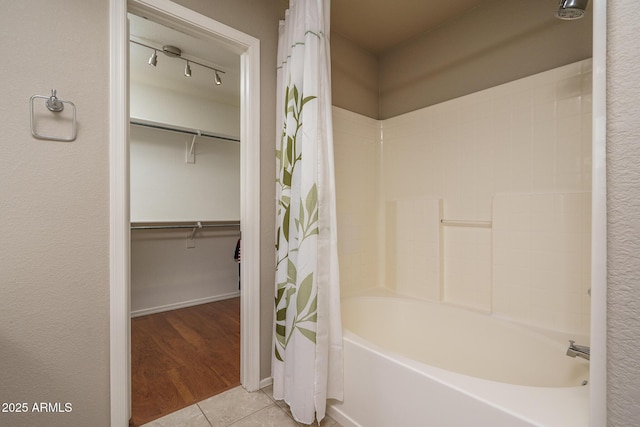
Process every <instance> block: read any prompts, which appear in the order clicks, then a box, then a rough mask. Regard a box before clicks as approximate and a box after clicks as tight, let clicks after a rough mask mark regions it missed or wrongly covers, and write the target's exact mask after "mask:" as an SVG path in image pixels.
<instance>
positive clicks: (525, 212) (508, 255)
mask: <svg viewBox="0 0 640 427" xmlns="http://www.w3.org/2000/svg"><path fill="white" fill-rule="evenodd" d="M492 242H493V245H492V249H493V251H492V259H493V266H492V272H493V287H492V300H491V301H492V306H491V309H492V312H493V313H495V314H497V315H499V316H501V317H505V318H509V319H512V320H516V321H518V322H522V323H528V324H533V325H536V326H539V327H542V328H545V329H552V330H556V331H564V332H577V333H580V334H583V335H589V330H590V325H591V323H590V320H591V318H590V313H591V299H590V297H589V294H588V290H589V287H590V284H591V276H590V271H591V259H590V254H591V193H589V192H582V193H556V194H549V193H546V194H529V195H496V196H495V197H494V199H493V234H492Z"/></svg>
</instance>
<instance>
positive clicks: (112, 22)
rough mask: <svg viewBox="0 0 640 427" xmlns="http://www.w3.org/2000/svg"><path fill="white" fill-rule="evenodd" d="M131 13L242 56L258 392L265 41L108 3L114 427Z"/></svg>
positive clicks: (244, 332) (243, 186)
mask: <svg viewBox="0 0 640 427" xmlns="http://www.w3.org/2000/svg"><path fill="white" fill-rule="evenodd" d="M127 12H133V13H136V14H139V15H143V16H147V17H152V18H153V20H154V21H157V22H159V23H161V24H163V25H167V24H169V25H168V26H171V27H172V28H177V29H180V30H183V31H185V32H188V33H191V34H197V35H199V36H202V37H204V38H209V39H212V40H216V41H217V42H222V43H224V44H225V45H226V46H227V47H229V48H230V49H231V50H233V51H234V52H236V53H238V54H239V55H240V74H241V78H240V82H241V83H240V85H241V88H240V140H241V144H240V193H241V194H240V225H241V229H240V230H241V236H242V263H241V264H240V268H241V275H242V289H241V291H240V292H241V298H240V301H241V302H240V382H241V384H242V386H243V387H244V388H246V389H247V390H249V391H255V390H257V389H258V388H259V387H260V40H258V39H256V38H254V37H252V36H249V35H247V34H245V33H243V32H240V31H238V30H236V29H234V28H231V27H229V26H227V25H225V24H222V23H220V22H218V21H215V20H213V19H211V18H208V17H206V16H204V15H201V14H199V13H197V12H195V11H193V10H190V9H187V8H185V7H183V6H180V5H177V4H175V3H173V2H171V1H169V0H129V1H128V2H127V0H109V33H110V34H109V42H110V46H109V47H110V48H109V59H110V61H109V80H110V89H109V101H110V102H109V175H110V177H109V186H110V189H109V197H110V200H109V206H110V212H109V218H110V232H109V255H110V259H109V272H110V279H109V282H110V295H109V297H110V359H109V360H110V402H111V403H110V406H111V410H110V413H111V426H112V427H123V426H127V425H128V424H129V418H130V416H131V360H130V359H131V354H130V353H131V344H130V340H131V338H130V334H131V318H130V218H129V30H128V20H127Z"/></svg>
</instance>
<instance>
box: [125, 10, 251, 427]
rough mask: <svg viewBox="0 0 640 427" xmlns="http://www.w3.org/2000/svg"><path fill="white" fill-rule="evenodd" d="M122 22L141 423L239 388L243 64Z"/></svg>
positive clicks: (136, 411)
mask: <svg viewBox="0 0 640 427" xmlns="http://www.w3.org/2000/svg"><path fill="white" fill-rule="evenodd" d="M129 20H130V34H131V35H130V42H131V43H130V46H129V47H130V125H131V126H130V152H129V154H130V213H131V217H130V221H131V246H130V250H131V252H130V257H131V258H130V260H131V317H132V327H131V330H132V346H131V347H132V362H131V366H132V400H133V421H134V424H136V423H137V422H142V421H144V422H146V421H149V420H150V419H153V418H157V417H159V416H162V415H165V414H166V413H168V412H172V411H175V410H178V409H180V408H181V407H185V406H188V405H190V404H192V403H195V402H193V401H191V400H197V399H202V398H203V397H209V396H211V395H213V394H216V393H217V392H220V391H223V390H225V389H228V388H230V387H232V386H235V385H238V384H239V359H240V355H239V321H240V320H239V296H240V280H239V279H240V278H239V267H238V263H237V262H236V260H235V259H234V253H235V249H236V245H237V243H238V241H239V238H240V141H239V134H240V105H239V104H240V93H239V90H240V82H239V69H240V57H239V56H238V55H237V54H235V53H233V52H230V51H228V50H226V49H225V47H224V46H217V45H215V44H214V43H212V42H210V41H205V40H202V39H199V38H197V37H194V36H192V35H189V34H186V33H184V32H180V31H176V30H174V29H171V28H167V27H165V26H162V25H160V24H157V23H155V22H153V21H152V20H150V19H145V18H142V17H139V16H136V15H132V14H130V15H129ZM221 349H224V351H221ZM153 381H156V382H155V383H153Z"/></svg>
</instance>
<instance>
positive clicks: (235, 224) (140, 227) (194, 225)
mask: <svg viewBox="0 0 640 427" xmlns="http://www.w3.org/2000/svg"><path fill="white" fill-rule="evenodd" d="M223 227H224V228H229V227H240V222H221V223H211V224H206V223H202V221H197V222H195V223H192V224H184V223H180V224H171V223H167V224H165V225H158V224H154V225H133V224H132V225H131V229H132V230H165V229H167V230H168V229H178V228H191V229H193V228H223Z"/></svg>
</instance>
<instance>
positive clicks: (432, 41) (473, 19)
mask: <svg viewBox="0 0 640 427" xmlns="http://www.w3.org/2000/svg"><path fill="white" fill-rule="evenodd" d="M556 7H557V1H555V0H544V1H539V0H536V1H533V0H494V1H489V2H486V3H485V4H482V5H481V6H479V7H478V8H476V9H473V10H472V11H471V12H469V13H466V14H464V15H462V16H460V17H459V18H458V19H456V20H454V21H451V22H449V23H445V24H444V25H443V26H442V27H439V28H437V29H435V30H433V31H430V32H428V33H425V34H424V35H423V36H420V37H418V38H416V39H415V40H412V41H409V42H407V43H406V44H404V45H401V46H398V47H395V48H393V49H391V50H390V51H388V52H385V53H383V54H381V55H380V58H379V64H380V65H379V67H380V68H379V90H380V99H379V105H380V115H379V117H378V118H379V119H386V118H389V117H394V116H397V115H399V114H402V113H406V112H409V111H414V110H417V109H419V108H422V107H426V106H429V105H433V104H436V103H439V102H442V101H445V100H449V99H453V98H457V97H459V96H462V95H466V94H469V93H473V92H477V91H479V90H482V89H486V88H490V87H494V86H496V85H499V84H502V83H506V82H509V81H512V80H516V79H518V78H521V77H525V76H529V75H532V74H536V73H539V72H541V71H546V70H549V69H552V68H556V67H559V66H561V65H565V64H570V63H573V62H576V61H579V60H582V59H586V58H590V57H591V33H592V21H591V19H590V16H592V15H587V17H586V18H584V19H581V20H577V21H561V20H559V19H556V18H555V17H554V15H553V11H554V10H555V8H556ZM590 10H591V8H590V7H589V13H590Z"/></svg>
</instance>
